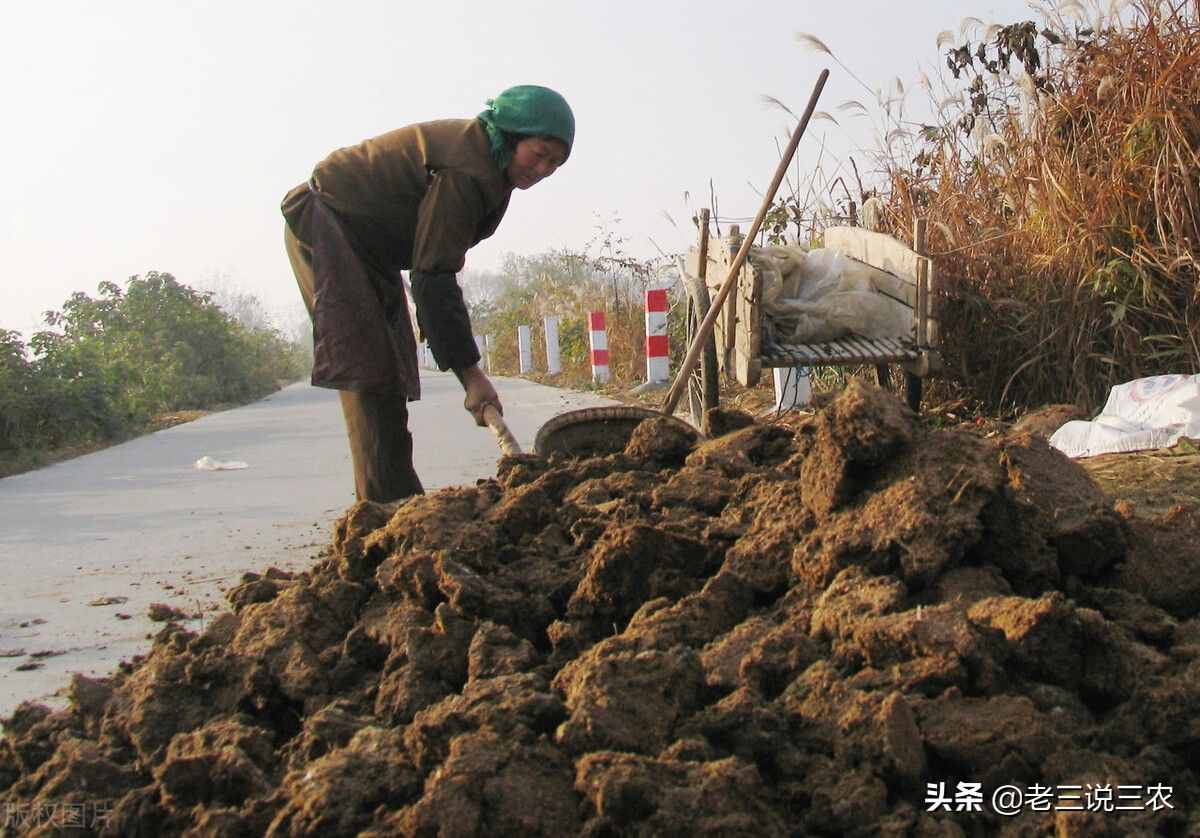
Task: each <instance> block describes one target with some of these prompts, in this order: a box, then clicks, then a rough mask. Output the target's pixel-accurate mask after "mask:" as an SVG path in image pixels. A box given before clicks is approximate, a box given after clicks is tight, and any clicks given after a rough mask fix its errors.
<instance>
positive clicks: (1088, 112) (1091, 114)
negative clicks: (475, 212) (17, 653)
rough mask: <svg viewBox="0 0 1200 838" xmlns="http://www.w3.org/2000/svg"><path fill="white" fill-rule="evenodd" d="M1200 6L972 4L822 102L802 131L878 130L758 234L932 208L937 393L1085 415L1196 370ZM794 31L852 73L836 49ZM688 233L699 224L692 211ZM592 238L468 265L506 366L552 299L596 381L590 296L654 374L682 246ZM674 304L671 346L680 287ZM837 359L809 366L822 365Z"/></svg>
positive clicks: (826, 164) (638, 367)
mask: <svg viewBox="0 0 1200 838" xmlns="http://www.w3.org/2000/svg"><path fill="white" fill-rule="evenodd" d="M1198 9H1200V5H1198V4H1196V3H1195V2H1182V1H1181V0H1163V1H1161V2H1160V1H1159V0H1143V2H1136V3H1128V2H1113V3H1109V2H1107V0H1105V2H1087V3H1080V2H1074V0H1067V2H1058V3H1055V4H1051V5H1047V6H1045V7H1043V9H1042V14H1041V18H1040V19H1039V20H1038V21H1032V20H1027V21H1017V22H1014V23H1011V24H1008V25H1000V24H992V25H987V24H985V23H984V22H982V21H980V20H978V19H976V18H966V19H964V20H963V21H962V22H961V25H960V27H959V29H958V30H957V31H955V32H950V31H946V32H942V33H940V34H937V36H936V38H934V37H933V34H934V33H931V44H930V55H929V61H927V62H925V63H926V65H927V71H922V72H921V73H920V76H919V83H918V84H917V85H915V86H912V85H910V86H909V87H908V88H906V87H905V85H904V84H903V82H901V80H900V79H899V78H896V79H894V80H892V81H890V82H888V83H887V84H886V85H885V86H884V87H882V88H878V87H872V86H871V85H868V84H866V83H865V82H861V84H862V87H863V90H864V95H863V96H862V97H861V100H860V99H852V100H848V101H844V102H840V103H822V105H821V107H823V108H826V110H822V111H818V112H817V113H816V114H815V115H814V122H813V124H812V125H811V126H810V138H814V137H816V136H817V129H818V126H821V127H822V128H828V130H830V131H833V132H837V131H842V132H845V133H846V135H847V136H848V137H850V138H851V139H852V140H854V141H855V142H859V139H860V136H861V134H862V132H861V131H858V130H857V129H858V128H859V127H860V126H862V125H864V124H869V125H870V127H871V131H870V133H871V134H872V135H873V137H874V141H873V143H871V142H868V143H867V145H870V146H872V147H871V148H869V149H868V150H865V151H861V152H859V153H858V154H857V157H856V156H855V155H848V156H846V157H844V158H839V157H838V156H837V155H836V154H833V153H831V152H830V151H828V149H827V147H826V145H825V143H824V142H822V143H821V148H822V152H821V156H820V158H819V160H818V163H817V165H816V167H815V169H814V170H813V171H812V172H810V173H801V172H798V171H793V173H792V174H791V175H790V176H789V177H788V178H787V180H785V183H784V188H783V189H782V190H781V194H780V195H779V197H778V198H777V199H776V201H775V203H774V205H773V207H772V209H771V211H770V213H769V214H768V216H767V222H766V224H764V231H763V234H762V238H763V241H764V242H766V241H773V242H784V241H799V242H801V243H804V244H806V245H812V246H818V245H819V244H820V242H821V232H822V230H823V229H824V228H825V227H827V226H830V225H838V224H846V223H848V221H849V219H850V218H852V217H853V218H855V219H856V220H857V221H859V222H860V223H863V224H865V225H867V226H870V227H872V228H873V229H878V230H880V231H883V232H887V233H890V234H892V235H895V236H896V237H897V238H899V239H901V240H904V241H908V240H909V238H910V236H911V231H912V229H913V221H914V219H915V218H917V217H924V218H927V219H928V222H929V236H930V242H929V246H930V250H931V251H932V253H933V255H934V256H935V258H936V260H937V264H938V276H939V284H940V292H939V294H938V298H937V300H936V307H937V314H938V316H939V317H940V320H941V323H942V339H943V349H944V355H945V359H946V362H947V365H946V370H945V372H944V374H943V376H942V377H941V378H940V379H934V380H933V381H932V383H931V384H932V386H930V387H928V388H927V394H928V396H927V397H928V398H929V399H931V400H936V401H939V402H941V403H955V402H957V403H963V402H965V403H967V404H970V405H973V406H974V407H975V409H977V410H981V411H984V412H986V413H988V414H992V415H1008V416H1013V415H1016V414H1019V413H1023V412H1025V411H1027V410H1029V409H1031V408H1035V407H1038V406H1041V405H1045V404H1052V403H1072V404H1075V405H1077V406H1079V407H1080V408H1082V409H1084V410H1087V411H1092V410H1095V409H1096V408H1098V407H1099V405H1100V404H1102V403H1103V401H1104V399H1105V397H1106V395H1107V393H1108V390H1109V389H1110V388H1111V386H1112V385H1114V384H1117V383H1120V382H1123V381H1129V380H1131V379H1134V378H1138V377H1142V376H1148V375H1154V374H1160V373H1167V372H1176V373H1178V372H1182V373H1193V372H1197V371H1200V282H1198V280H1200V111H1197V109H1196V102H1197V101H1200V19H1198V18H1200V11H1198ZM797 40H798V41H799V43H800V46H801V47H803V48H808V49H811V50H815V51H816V52H818V53H823V54H825V55H826V56H828V58H829V59H830V60H832V61H833V62H835V63H836V64H838V65H839V66H840V67H841V69H842V71H843V72H844V73H846V74H847V75H848V76H850V77H851V78H854V79H855V80H858V76H856V75H855V74H854V71H853V68H852V67H850V66H847V65H846V64H844V63H842V61H841V58H840V56H839V50H838V49H837V45H829V44H826V43H825V42H823V41H822V40H821V39H820V38H819V37H818V36H817V35H813V34H808V33H798V34H797ZM931 62H936V65H934V64H932V63H931ZM764 99H765V100H766V101H767V102H768V104H770V105H773V106H776V107H780V108H783V109H784V110H785V111H788V113H791V114H792V115H793V116H794V113H792V111H791V110H790V109H789V108H788V106H787V105H786V104H785V103H784V102H783V101H782V100H781V99H778V98H775V97H771V96H765V97H764ZM918 100H920V101H918ZM859 120H865V121H866V122H865V123H863V122H859ZM830 126H832V127H830ZM852 132H853V133H852ZM689 203H690V202H689ZM709 206H710V207H712V208H713V210H714V229H713V233H714V235H719V234H721V233H722V232H725V229H724V228H725V227H727V225H728V223H729V222H731V221H736V222H744V221H746V219H744V218H730V217H728V216H724V215H722V214H721V213H720V212H717V210H718V209H719V207H718V196H717V195H716V194H715V193H714V194H713V195H711V196H709ZM690 209H691V208H690V207H689V210H690ZM692 221H693V223H694V222H695V219H694V218H693V219H692ZM680 226H681V227H682V226H683V225H680ZM689 226H690V225H689ZM743 226H745V225H744V224H743ZM681 232H682V233H683V235H684V237H685V239H694V238H695V231H694V227H690V228H689V229H688V230H681ZM593 245H594V246H593V247H591V248H589V250H588V252H587V253H585V254H582V255H580V254H574V255H572V254H565V253H549V254H543V255H541V256H536V257H528V258H518V257H514V258H512V259H510V261H509V262H508V263H507V264H506V265H505V266H504V268H503V269H502V270H501V271H500V273H499V275H496V276H490V277H484V278H483V279H486V280H488V281H487V282H482V281H481V282H478V283H476V293H475V294H474V295H473V297H472V298H473V301H474V304H473V314H474V315H475V317H476V318H477V320H476V322H477V323H478V324H482V325H483V328H482V329H481V331H486V332H487V333H489V334H491V335H492V337H493V343H492V361H493V366H494V369H495V370H496V371H498V372H502V373H506V374H514V373H516V371H517V360H516V327H517V325H519V324H528V325H530V326H531V328H532V332H533V336H534V358H535V366H536V367H537V368H539V369H544V368H545V367H544V353H543V351H542V349H541V346H542V344H541V341H542V340H543V338H542V334H541V329H542V327H541V323H542V317H543V316H544V315H547V314H558V315H560V316H561V317H562V320H561V323H560V330H561V336H560V341H561V343H562V352H563V365H564V372H563V374H562V375H561V376H560V377H559V380H560V381H563V382H564V383H568V384H571V385H575V386H579V385H585V386H586V385H587V383H588V380H589V376H590V372H589V368H588V366H587V349H588V345H587V340H588V336H587V322H586V320H585V317H586V312H587V311H588V310H589V309H601V308H602V309H605V310H606V311H607V315H608V327H609V345H610V358H611V365H612V376H613V379H612V384H611V389H620V388H627V387H628V386H630V385H632V384H636V383H638V382H639V381H641V380H644V375H645V356H644V349H643V343H642V342H643V336H644V324H643V314H642V307H641V291H642V290H644V289H645V288H646V287H648V286H656V287H657V286H661V285H662V284H665V283H669V282H672V281H673V279H674V277H673V275H672V273H671V267H672V265H673V260H672V259H671V258H669V257H668V256H666V255H664V256H663V257H662V258H657V259H652V260H646V261H639V260H636V259H632V258H630V257H628V256H627V255H626V254H625V253H623V252H622V250H621V248H622V246H623V242H622V240H620V239H619V238H618V237H616V236H614V234H612V233H611V232H608V233H604V234H603V235H601V236H598V237H597V240H596V242H594V243H593ZM672 301H673V309H672V316H671V319H670V325H671V331H672V334H671V345H672V356H673V358H672V360H673V361H674V362H676V364H677V363H678V361H679V360H680V358H681V356H682V354H683V352H684V350H685V347H684V346H683V340H684V338H683V328H682V324H683V316H682V315H683V309H684V305H683V295H682V293H681V290H680V289H679V287H678V284H676V287H675V290H674V292H673V294H672ZM843 373H844V371H842V370H836V371H835V370H816V371H814V382H815V384H816V386H825V385H826V384H828V383H833V384H836V383H837V382H838V381H843V382H844V374H843ZM872 374H873V373H872Z"/></svg>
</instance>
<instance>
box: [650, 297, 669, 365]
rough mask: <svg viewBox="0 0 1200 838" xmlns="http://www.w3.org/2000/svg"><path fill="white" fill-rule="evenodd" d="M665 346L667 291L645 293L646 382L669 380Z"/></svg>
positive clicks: (666, 347) (666, 348)
mask: <svg viewBox="0 0 1200 838" xmlns="http://www.w3.org/2000/svg"><path fill="white" fill-rule="evenodd" d="M667 355H668V346H667V289H666V288H655V289H652V290H648V291H646V381H648V382H664V381H670V380H671V369H670V361H669V360H668V357H667Z"/></svg>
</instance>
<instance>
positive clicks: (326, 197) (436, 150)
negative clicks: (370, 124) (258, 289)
mask: <svg viewBox="0 0 1200 838" xmlns="http://www.w3.org/2000/svg"><path fill="white" fill-rule="evenodd" d="M312 183H313V184H314V186H315V187H316V189H317V191H318V192H319V193H320V195H321V199H322V200H323V201H324V202H325V203H326V204H327V205H329V206H330V207H332V208H333V209H334V210H335V211H336V212H337V214H338V216H339V217H340V218H341V219H342V222H343V223H344V224H345V226H346V227H347V230H348V232H349V233H350V235H351V236H352V237H353V238H354V240H355V241H356V242H357V243H358V244H359V245H361V247H362V248H363V249H364V250H365V251H366V252H365V254H364V255H366V256H368V257H369V258H370V259H371V260H372V261H373V262H375V263H376V264H377V265H379V266H380V267H382V268H386V269H389V270H396V269H402V270H408V269H411V270H415V271H422V272H426V273H457V272H458V271H461V270H462V267H463V263H464V261H465V259H466V253H467V250H468V249H469V248H471V247H472V246H473V245H475V244H478V243H479V242H480V241H482V240H483V239H486V238H487V237H488V236H490V235H491V234H492V233H494V232H495V231H496V227H497V226H498V225H499V224H500V219H501V218H503V217H504V211H505V210H506V209H508V199H509V197H510V196H511V195H512V186H511V185H510V184H509V182H508V178H507V176H506V175H505V174H504V172H503V171H502V170H501V169H500V167H499V166H498V165H497V164H496V161H495V160H494V159H493V158H492V155H491V151H490V147H489V145H488V137H487V132H486V130H485V129H484V127H483V125H482V123H480V122H479V120H476V119H443V120H439V121H436V122H421V123H418V124H416V125H409V126H407V127H405V128H399V129H397V130H395V131H389V132H388V133H386V134H382V135H380V136H378V137H375V138H373V139H369V140H364V141H363V142H361V143H359V144H358V145H356V146H350V147H348V148H343V149H339V150H337V151H335V152H333V153H332V154H330V155H329V156H328V157H326V158H325V159H324V160H322V161H321V162H320V163H318V164H317V166H316V168H315V169H314V170H313V176H312ZM303 190H305V187H304V186H298V187H296V189H294V190H292V192H290V193H289V194H288V197H287V198H285V199H284V206H283V209H284V215H285V217H288V221H289V223H291V222H292V217H291V216H290V215H289V212H288V207H289V199H294V197H298V193H299V192H300V191H303ZM293 203H294V200H293ZM292 231H293V232H295V233H296V235H297V236H299V237H300V238H301V240H303V236H302V235H301V234H300V231H299V230H297V229H296V225H295V224H292Z"/></svg>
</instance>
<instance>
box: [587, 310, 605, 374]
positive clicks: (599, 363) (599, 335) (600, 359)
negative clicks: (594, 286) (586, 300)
mask: <svg viewBox="0 0 1200 838" xmlns="http://www.w3.org/2000/svg"><path fill="white" fill-rule="evenodd" d="M588 326H589V328H590V329H591V338H592V381H595V382H596V383H597V384H604V383H606V382H607V381H608V328H607V327H606V326H605V324H604V312H602V311H593V312H590V313H589V314H588Z"/></svg>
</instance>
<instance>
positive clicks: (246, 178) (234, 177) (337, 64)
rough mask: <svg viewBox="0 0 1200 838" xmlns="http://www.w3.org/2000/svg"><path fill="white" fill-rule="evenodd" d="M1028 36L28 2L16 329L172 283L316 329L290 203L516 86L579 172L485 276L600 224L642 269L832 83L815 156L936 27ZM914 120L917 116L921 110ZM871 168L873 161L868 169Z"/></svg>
mask: <svg viewBox="0 0 1200 838" xmlns="http://www.w3.org/2000/svg"><path fill="white" fill-rule="evenodd" d="M967 15H972V16H975V17H978V18H980V19H982V20H983V21H984V22H986V23H991V22H999V23H1009V22H1013V21H1015V20H1021V19H1028V18H1030V17H1032V16H1033V14H1032V12H1030V10H1029V9H1028V8H1027V7H1026V5H1025V3H1024V2H1021V0H915V2H907V3H901V2H894V0H893V1H892V2H883V0H857V2H854V3H842V4H838V3H832V4H831V3H828V2H816V0H791V1H790V2H775V1H774V0H771V2H751V3H747V4H736V3H728V2H727V3H712V2H698V0H691V2H683V0H671V2H655V0H642V2H622V1H621V0H617V1H616V2H612V1H610V2H596V0H592V2H566V1H565V0H564V1H563V2H557V3H549V2H521V1H520V0H508V2H503V3H486V4H485V3H479V2H466V0H437V2H422V3H409V2H403V1H402V0H341V2H338V3H333V2H320V3H317V2H305V0H289V2H286V3H284V2H278V0H211V1H210V2H205V0H170V2H163V0H104V2H100V1H99V0H63V2H58V3H19V4H16V5H14V6H13V7H12V8H10V9H9V10H8V12H7V13H6V15H5V24H6V25H5V35H6V37H5V39H4V45H3V49H0V79H2V80H3V81H2V82H0V84H2V85H3V91H4V96H3V103H4V104H3V108H4V113H5V118H4V123H5V125H6V126H7V127H6V128H5V129H4V130H3V131H0V160H3V161H4V163H5V172H4V178H3V186H2V188H0V246H2V248H3V250H2V253H3V263H4V264H3V273H2V274H0V277H2V278H0V327H2V328H12V329H19V330H22V331H25V332H27V333H28V332H30V331H32V330H34V329H36V328H38V327H39V326H40V313H41V312H42V311H43V310H45V309H48V308H59V307H60V306H61V305H62V303H63V301H64V300H66V298H67V297H68V296H69V295H70V294H71V293H72V292H74V291H86V292H88V293H89V294H94V293H95V291H96V286H97V284H98V283H99V282H101V281H104V280H112V281H116V282H122V281H123V280H125V279H127V278H128V277H129V276H131V275H133V274H140V273H145V272H146V271H150V270H159V271H168V272H170V273H173V274H174V275H175V276H176V277H177V278H179V279H180V280H181V281H183V282H186V283H188V284H192V285H201V286H202V285H205V284H210V283H211V282H212V281H213V279H214V278H215V277H223V278H224V281H225V282H226V283H227V284H230V285H232V286H235V287H237V288H238V289H240V290H245V291H250V292H253V293H255V294H257V295H258V296H259V297H260V298H261V299H262V300H263V301H264V303H266V305H267V306H268V307H269V308H271V309H272V310H274V311H277V312H279V313H280V314H281V315H286V316H294V314H295V313H296V312H299V311H301V309H300V307H299V302H298V299H299V298H298V294H297V292H296V289H295V284H294V280H293V279H292V276H291V272H290V270H289V268H288V263H287V259H286V257H285V255H284V251H283V246H282V223H283V222H282V219H281V216H280V215H279V209H278V206H279V201H280V199H281V197H282V196H283V194H284V192H285V191H287V189H289V188H290V187H292V186H293V185H295V184H297V183H300V182H302V181H303V180H305V179H306V178H307V176H308V174H309V172H310V170H311V169H312V166H313V164H314V163H315V162H317V161H318V160H320V159H321V158H322V157H324V156H325V155H326V154H328V153H329V152H330V151H332V150H333V149H335V148H338V147H341V146H345V145H350V144H353V143H356V142H358V141H359V140H361V139H363V138H366V137H369V136H373V135H375V134H379V133H382V132H384V131H387V130H390V129H392V128H396V127H399V126H401V125H404V124H407V123H410V122H418V121H422V120H429V119H440V118H446V117H468V116H473V115H475V114H476V113H478V112H479V111H480V110H481V109H482V107H483V104H484V100H485V99H487V98H489V97H491V96H494V95H495V94H496V93H498V92H499V91H500V90H502V89H504V88H505V87H508V86H510V85H513V84H544V85H547V86H550V87H553V88H555V89H557V90H559V91H560V92H561V93H563V95H564V96H565V97H566V98H567V100H568V101H569V102H570V103H571V106H572V108H573V109H574V111H575V115H576V123H577V129H576V144H575V149H574V152H573V153H572V155H571V159H570V161H569V162H568V163H567V165H566V166H564V167H563V168H562V169H561V170H559V172H558V173H557V174H556V175H555V176H554V177H552V178H550V179H549V180H547V181H545V182H544V183H542V184H540V185H539V186H537V187H535V188H534V189H532V190H530V191H528V192H518V193H516V194H515V195H514V197H513V201H512V203H511V205H510V208H509V211H508V214H507V216H506V218H505V219H504V222H503V223H502V224H501V225H500V228H499V230H498V231H497V233H496V234H495V235H494V236H493V237H492V238H491V239H489V240H487V241H485V242H483V243H482V244H480V245H479V246H477V247H476V248H475V249H473V250H472V251H471V252H470V253H469V254H468V260H467V267H468V269H491V268H494V267H496V266H497V265H498V264H499V262H500V259H501V257H502V255H503V254H504V253H506V252H516V253H535V252H540V251H543V250H547V249H550V248H561V247H571V248H580V247H582V246H583V245H584V244H585V243H586V242H587V241H588V240H589V239H590V238H591V237H592V235H593V232H594V228H595V226H596V224H597V223H598V220H599V219H611V218H612V217H613V216H614V215H616V216H619V217H620V219H621V221H620V223H619V224H616V225H615V226H613V229H614V230H615V232H617V233H619V234H621V235H624V236H626V237H628V239H629V244H628V249H629V250H630V251H631V252H632V253H634V254H635V255H638V256H650V255H653V254H654V252H655V251H654V246H653V245H652V244H651V242H650V239H651V238H653V240H654V241H656V242H657V243H658V244H659V245H660V246H661V247H663V248H664V249H666V250H675V249H680V248H682V247H685V246H686V245H687V244H688V243H690V241H691V233H690V231H689V230H688V229H687V228H686V227H685V229H684V231H683V232H680V231H678V230H676V229H675V228H674V227H672V226H671V224H670V223H669V222H668V221H667V219H666V218H665V217H664V215H663V213H664V211H665V212H667V213H670V214H671V215H672V216H673V217H674V218H675V219H676V221H677V222H678V223H679V224H680V226H681V227H684V225H685V224H686V223H687V222H686V219H687V216H688V214H689V207H688V205H687V204H685V202H684V198H683V195H684V192H685V191H688V192H690V193H691V196H692V204H691V207H692V208H694V207H697V206H701V205H705V204H706V203H707V195H708V183H709V179H710V178H711V179H712V181H713V183H714V185H715V188H716V191H717V195H718V198H719V201H720V210H721V212H722V214H723V215H727V216H751V215H753V214H754V212H755V211H756V210H757V207H758V203H759V201H760V200H761V198H760V197H759V196H757V195H756V194H755V192H754V191H753V189H752V188H751V186H750V185H749V184H753V186H754V187H757V188H758V189H760V190H761V189H764V188H765V187H766V185H767V183H768V182H769V180H770V177H771V174H772V172H773V171H774V168H775V165H776V164H777V162H778V152H777V143H780V144H781V143H782V142H783V141H784V140H785V139H786V132H787V131H789V130H790V127H791V126H790V123H789V121H788V118H787V116H786V115H785V114H784V113H783V112H781V111H780V110H778V109H772V108H769V107H766V106H764V105H763V103H762V101H761V97H762V95H763V94H768V95H771V96H775V97H777V98H778V99H780V100H782V101H784V102H785V103H787V104H788V105H789V106H790V107H792V108H793V109H794V110H795V111H796V112H797V113H799V112H800V110H801V109H802V108H803V107H804V104H805V102H806V101H807V99H808V96H809V94H810V92H811V90H812V86H813V84H814V83H815V81H816V78H817V75H818V73H819V72H820V70H821V68H823V67H826V66H828V67H829V68H830V70H831V78H830V81H829V83H828V85H827V86H826V88H825V92H824V95H823V97H822V99H821V103H820V105H819V108H820V109H822V110H828V111H830V112H831V113H833V114H834V115H836V116H837V117H838V119H839V122H840V126H835V125H833V124H831V123H829V122H827V121H820V122H814V123H813V124H812V126H811V127H810V129H809V132H808V135H807V136H806V138H805V140H804V142H803V143H802V145H801V147H800V153H799V155H798V157H799V165H800V169H801V171H802V172H808V171H810V170H811V169H812V167H813V165H814V163H815V161H816V159H817V154H818V149H819V146H820V142H821V139H822V137H824V138H825V139H826V141H827V143H828V144H829V147H830V148H834V149H838V150H839V151H838V153H839V154H845V153H846V149H848V148H850V147H851V145H852V144H853V143H861V144H866V145H870V137H871V123H870V121H869V120H865V119H854V118H851V116H850V115H849V114H847V113H846V112H841V111H837V110H836V106H837V105H838V104H839V103H841V102H844V101H846V100H847V99H856V100H859V101H862V102H864V103H865V104H867V105H872V102H871V101H870V98H869V96H870V94H868V93H867V91H865V90H864V89H863V88H862V87H861V86H860V85H859V83H858V82H857V81H855V80H854V79H852V78H850V77H849V76H848V75H847V74H846V73H845V72H844V71H842V70H841V69H840V68H839V67H838V66H837V65H836V64H834V63H833V62H832V61H831V60H830V59H829V57H828V56H826V55H822V54H820V53H817V52H814V51H812V50H810V49H807V48H805V47H803V46H802V45H800V44H799V43H797V41H796V40H795V33H796V32H798V31H799V32H807V33H810V34H813V35H815V36H817V37H819V38H820V39H821V40H823V41H824V42H825V43H826V44H827V45H828V46H829V48H830V49H831V50H832V51H833V52H834V54H835V55H837V57H838V58H840V59H841V60H842V61H843V62H844V63H845V64H846V65H847V66H848V67H849V68H850V69H851V70H852V71H853V72H854V74H855V75H857V76H858V77H859V78H860V79H862V80H864V81H865V82H866V83H867V84H869V85H870V86H872V87H884V88H887V87H889V86H891V85H893V82H892V80H893V78H895V77H897V76H898V77H899V78H900V79H901V81H902V83H903V84H904V85H905V86H906V87H907V88H908V89H909V91H910V94H911V95H912V96H913V98H915V99H916V100H921V99H926V100H927V99H928V96H927V94H925V93H924V91H918V90H916V87H917V85H916V82H917V78H918V73H919V71H920V70H922V69H924V70H925V71H926V72H928V73H929V74H930V75H934V74H935V72H936V68H938V67H939V66H942V65H943V59H942V57H941V55H940V51H939V50H938V49H937V47H936V46H935V39H936V37H937V34H938V32H939V31H941V30H944V29H953V30H955V32H956V33H957V32H958V30H959V27H960V24H961V22H962V20H963V18H964V16H967ZM913 104H914V106H915V105H916V104H917V102H914V103H913ZM856 160H857V162H858V163H859V165H860V167H863V166H864V165H869V161H867V160H866V159H865V156H857V157H856Z"/></svg>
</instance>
